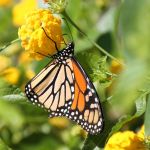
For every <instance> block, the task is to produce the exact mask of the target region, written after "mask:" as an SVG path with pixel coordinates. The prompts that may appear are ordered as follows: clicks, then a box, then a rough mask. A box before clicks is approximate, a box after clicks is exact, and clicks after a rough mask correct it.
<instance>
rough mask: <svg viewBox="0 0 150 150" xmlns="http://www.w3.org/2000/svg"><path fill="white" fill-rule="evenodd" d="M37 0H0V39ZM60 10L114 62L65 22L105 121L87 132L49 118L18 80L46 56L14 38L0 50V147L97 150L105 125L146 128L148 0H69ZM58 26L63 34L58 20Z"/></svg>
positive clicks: (9, 35) (110, 129) (149, 107)
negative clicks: (101, 127) (33, 54)
mask: <svg viewBox="0 0 150 150" xmlns="http://www.w3.org/2000/svg"><path fill="white" fill-rule="evenodd" d="M43 6H44V5H43V4H42V1H38V2H33V1H31V0H22V1H19V2H18V1H13V0H12V1H11V0H3V1H2V0H0V46H1V47H2V46H3V45H5V44H7V43H8V42H10V41H12V40H14V39H16V38H17V37H18V35H17V30H18V27H19V26H20V25H21V24H22V23H23V19H22V18H23V16H24V15H25V14H26V13H27V11H29V10H30V9H33V8H39V7H43ZM66 12H67V13H68V14H69V16H70V18H71V19H72V20H73V21H74V22H75V23H76V24H77V25H78V26H79V27H80V28H81V29H82V30H83V31H84V33H86V34H87V35H88V37H90V39H91V40H93V41H95V42H97V43H98V44H99V45H100V46H101V47H103V48H104V49H105V50H106V51H107V52H108V53H110V54H111V55H113V56H115V57H116V58H117V59H118V60H119V61H120V62H121V64H119V63H117V62H116V61H115V60H112V59H110V58H109V57H106V55H104V54H103V53H102V52H101V51H100V50H99V49H97V48H96V47H94V46H93V45H92V44H91V43H90V42H89V41H88V40H87V38H85V37H84V36H82V35H81V34H80V33H79V31H78V30H76V29H75V28H74V26H73V25H70V26H71V32H72V34H73V37H74V42H75V56H76V58H77V60H78V61H79V62H80V63H81V64H82V66H83V68H84V69H85V70H86V72H87V74H88V75H89V76H90V77H91V80H92V81H93V82H94V84H95V86H96V88H97V91H98V94H99V96H100V99H101V103H102V105H103V111H104V118H105V128H104V130H103V132H102V133H101V134H99V135H97V136H88V135H87V134H86V132H85V131H83V130H82V129H81V128H80V127H79V126H77V125H76V124H74V123H73V122H71V121H69V120H68V119H65V118H54V119H49V118H48V113H47V112H45V111H44V110H42V109H40V108H38V107H36V106H33V105H32V104H30V103H29V102H28V101H27V98H26V97H25V95H24V85H25V84H26V83H27V81H29V80H30V79H31V78H32V77H33V76H34V75H35V74H36V73H38V72H39V71H40V70H41V69H42V68H43V67H44V66H45V65H46V64H47V63H48V62H49V61H50V60H49V59H47V58H45V59H44V60H42V61H35V60H32V58H29V57H28V56H27V54H26V53H25V51H24V50H23V49H22V48H21V45H20V42H17V43H15V44H13V45H11V46H9V47H8V48H7V49H5V50H3V51H1V53H0V61H1V62H0V65H1V67H0V150H11V149H12V150H78V149H81V148H82V149H83V150H92V149H95V150H99V149H102V148H104V147H105V144H106V142H107V140H108V139H109V137H110V136H111V135H113V133H115V132H118V131H124V130H132V131H134V132H136V131H137V130H138V129H139V128H140V127H141V126H142V125H144V127H145V137H148V136H149V135H150V128H149V125H150V116H149V111H150V97H149V92H150V74H149V70H150V65H149V64H150V53H149V52H150V42H149V39H150V30H149V26H150V1H149V0H142V1H141V0H122V1H119V0H86V1H83V0H70V1H68V5H67V8H66ZM63 31H64V33H67V34H69V31H68V30H67V28H66V26H65V25H63ZM123 64H124V65H123ZM148 143H149V141H148Z"/></svg>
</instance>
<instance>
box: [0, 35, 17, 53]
mask: <svg viewBox="0 0 150 150" xmlns="http://www.w3.org/2000/svg"><path fill="white" fill-rule="evenodd" d="M18 41H20V39H19V38H18V39H15V40H13V41H11V42H9V43H8V44H6V45H4V46H3V47H1V48H0V52H1V51H3V50H4V49H5V48H7V47H8V46H10V45H12V44H14V43H16V42H18Z"/></svg>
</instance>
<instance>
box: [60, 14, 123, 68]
mask: <svg viewBox="0 0 150 150" xmlns="http://www.w3.org/2000/svg"><path fill="white" fill-rule="evenodd" d="M62 14H63V15H64V16H65V17H66V18H67V20H68V21H69V22H70V23H71V24H72V25H73V26H74V27H75V28H76V29H77V30H78V31H79V32H80V33H81V34H82V35H83V36H85V37H86V38H87V39H88V41H89V42H90V43H92V44H93V45H94V46H95V47H97V48H98V49H99V50H100V51H101V52H102V53H104V54H105V55H107V56H108V57H109V58H111V59H113V60H115V61H116V62H118V63H119V64H121V65H123V66H124V64H123V63H122V62H120V61H119V60H118V59H117V58H115V57H114V56H112V55H111V54H109V53H108V52H107V51H106V50H104V49H103V48H102V47H101V46H99V45H98V44H97V43H96V42H94V41H93V40H91V39H90V38H89V37H88V35H87V34H86V33H84V32H83V31H82V30H81V29H80V28H79V27H78V26H77V25H76V24H75V23H74V22H73V20H72V19H71V18H70V17H69V15H68V14H67V13H66V11H64V12H62Z"/></svg>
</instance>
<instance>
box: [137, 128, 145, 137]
mask: <svg viewBox="0 0 150 150" xmlns="http://www.w3.org/2000/svg"><path fill="white" fill-rule="evenodd" d="M137 135H138V137H140V138H141V139H143V140H144V138H145V128H144V126H142V127H141V129H140V130H139V132H138V133H137Z"/></svg>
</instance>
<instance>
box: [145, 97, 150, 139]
mask: <svg viewBox="0 0 150 150" xmlns="http://www.w3.org/2000/svg"><path fill="white" fill-rule="evenodd" d="M144 126H145V135H146V136H147V137H148V136H150V95H147V107H146V113H145V121H144Z"/></svg>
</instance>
